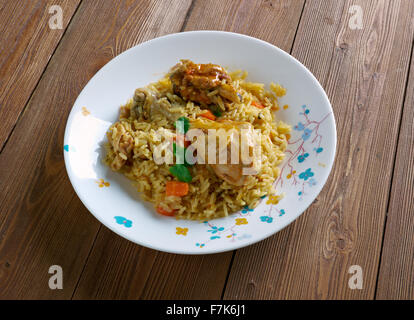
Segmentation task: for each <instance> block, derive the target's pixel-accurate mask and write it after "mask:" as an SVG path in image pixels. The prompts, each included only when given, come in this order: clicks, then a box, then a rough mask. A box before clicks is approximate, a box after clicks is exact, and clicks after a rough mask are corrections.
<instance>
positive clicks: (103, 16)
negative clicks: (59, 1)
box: [0, 0, 190, 299]
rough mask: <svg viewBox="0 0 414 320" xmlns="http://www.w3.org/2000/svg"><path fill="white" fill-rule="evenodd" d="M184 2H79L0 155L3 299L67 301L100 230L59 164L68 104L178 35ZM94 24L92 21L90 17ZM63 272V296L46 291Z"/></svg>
mask: <svg viewBox="0 0 414 320" xmlns="http://www.w3.org/2000/svg"><path fill="white" fill-rule="evenodd" d="M189 6H190V3H189V1H186V2H185V1H176V2H173V3H171V2H170V1H168V0H165V1H140V2H135V1H134V2H132V1H84V2H82V3H81V5H80V7H79V9H78V11H77V13H76V15H75V16H74V18H73V20H72V22H71V24H70V26H69V28H68V30H67V32H66V34H65V37H64V39H62V41H61V43H60V45H59V46H58V48H57V50H56V52H55V54H54V56H53V57H52V59H51V61H50V63H49V65H48V67H47V68H46V71H45V72H44V74H43V76H42V79H41V81H40V82H39V84H38V86H37V88H36V90H35V92H34V93H33V96H32V98H31V100H30V101H29V103H28V106H27V108H26V110H25V112H24V113H23V114H22V116H21V118H20V120H19V122H18V123H17V125H16V128H15V130H14V131H13V133H12V135H11V137H10V138H9V141H8V143H7V144H6V147H5V148H4V150H3V152H2V153H1V154H0V177H1V179H0V212H1V214H0V299H1V298H7V299H21V298H32V299H33V298H36V299H46V298H47V299H49V298H50V299H55V298H56V299H68V298H71V297H72V295H73V292H74V289H75V287H76V284H77V282H78V280H79V277H80V274H81V272H82V270H83V267H84V265H85V262H86V259H87V256H88V255H89V253H90V249H91V248H92V244H93V242H94V239H95V238H96V235H97V232H98V229H99V228H100V224H99V223H98V221H97V220H96V219H95V218H93V216H92V215H91V214H90V213H88V212H87V210H86V209H85V208H84V206H83V205H82V204H81V202H80V200H79V199H78V197H77V196H76V195H75V193H74V191H73V188H72V186H71V185H70V183H69V180H68V178H67V175H66V171H65V168H64V162H63V150H62V146H63V136H64V129H65V124H66V120H67V117H68V114H69V111H70V110H71V108H72V105H73V103H74V101H75V99H76V97H77V96H78V94H79V93H80V91H81V90H82V88H83V87H84V86H85V85H86V83H87V81H88V80H89V79H90V78H91V77H92V76H93V75H94V74H95V73H96V72H97V71H98V70H99V69H100V68H101V67H102V66H103V65H104V64H105V63H107V62H108V61H109V60H110V59H111V58H113V57H114V55H116V54H119V53H120V52H122V51H124V50H126V49H128V48H129V47H131V46H134V45H135V44H137V43H139V42H141V41H144V40H147V39H149V38H153V37H156V36H159V35H162V34H165V33H167V32H174V31H179V30H180V28H181V26H182V24H183V22H184V18H185V15H186V12H187V9H188V7H189ZM92 17H93V18H92ZM51 265H59V266H61V267H62V268H63V274H64V276H63V290H50V289H49V287H48V281H49V277H50V276H51V275H50V274H48V270H49V267H50V266H51Z"/></svg>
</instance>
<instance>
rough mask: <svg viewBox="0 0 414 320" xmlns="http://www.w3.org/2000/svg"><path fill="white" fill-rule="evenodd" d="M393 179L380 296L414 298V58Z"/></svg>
mask: <svg viewBox="0 0 414 320" xmlns="http://www.w3.org/2000/svg"><path fill="white" fill-rule="evenodd" d="M410 70H411V71H410V80H409V83H408V86H407V90H406V94H407V95H406V98H405V106H404V113H403V118H402V125H401V129H400V130H401V132H400V137H399V142H398V151H397V158H396V164H395V168H394V176H393V181H392V189H391V198H390V205H389V209H388V216H387V223H386V229H385V237H384V244H383V251H382V256H381V266H380V273H379V279H378V284H377V295H376V298H377V299H403V300H412V299H414V285H413V284H414V221H413V216H412V214H413V212H414V120H413V119H414V57H413V56H412V58H411V68H410Z"/></svg>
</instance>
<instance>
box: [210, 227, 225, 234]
mask: <svg viewBox="0 0 414 320" xmlns="http://www.w3.org/2000/svg"><path fill="white" fill-rule="evenodd" d="M223 230H224V228H223V227H220V228H217V227H216V226H213V227H211V230H207V232H211V233H212V234H215V233H217V232H219V231H223Z"/></svg>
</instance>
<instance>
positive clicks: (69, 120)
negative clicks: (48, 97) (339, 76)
mask: <svg viewBox="0 0 414 320" xmlns="http://www.w3.org/2000/svg"><path fill="white" fill-rule="evenodd" d="M189 34H210V35H211V34H213V35H214V34H218V35H223V34H224V35H228V36H231V37H236V38H244V39H247V40H250V41H254V42H257V43H260V44H262V45H265V46H267V47H269V48H271V49H273V50H276V51H278V53H279V54H281V55H284V56H286V57H287V58H289V59H291V60H292V62H294V63H295V64H297V65H299V67H301V69H303V70H304V72H305V73H307V74H308V75H309V76H310V78H311V79H312V80H313V82H314V83H315V84H316V87H317V88H318V89H319V91H320V92H321V93H322V98H323V100H325V102H326V104H327V106H328V107H329V109H330V113H331V114H332V118H331V119H332V127H333V128H332V129H333V137H332V138H333V146H332V150H331V152H330V155H329V159H331V161H330V162H329V163H328V164H327V174H326V176H325V177H323V179H322V180H321V181H320V183H318V185H317V186H316V187H315V189H314V190H315V192H314V193H313V194H314V196H311V198H312V200H311V202H310V203H309V205H308V206H306V208H305V209H304V210H302V211H301V212H299V213H298V214H297V215H296V216H294V217H292V218H289V219H287V220H286V221H284V222H283V223H281V224H278V225H277V227H275V228H274V229H272V230H271V231H270V232H267V233H263V234H258V235H255V237H254V238H253V237H252V239H249V240H247V241H245V242H240V243H232V244H231V245H229V246H228V247H223V248H207V247H206V248H203V250H196V249H195V248H194V249H190V250H188V249H185V250H182V249H181V248H180V247H177V249H168V248H167V249H166V248H162V247H160V246H157V245H153V244H151V242H145V241H138V240H137V239H133V238H132V237H131V236H130V235H129V234H128V233H127V232H122V229H116V228H113V227H112V226H111V225H110V224H109V223H107V222H106V221H103V220H101V219H100V218H99V217H98V216H99V215H98V214H95V213H94V212H93V210H91V208H90V206H89V205H88V202H87V199H86V197H85V196H84V195H83V193H81V192H80V191H79V190H78V188H77V186H76V183H74V177H73V176H72V173H71V169H70V164H69V162H70V161H69V155H68V152H65V150H64V148H62V149H63V150H62V152H63V154H64V162H65V169H66V173H67V175H68V177H69V180H70V183H71V185H72V187H73V189H74V190H75V193H76V195H77V196H78V198H79V199H80V200H81V202H82V203H83V205H84V206H85V207H86V209H87V210H88V211H89V212H90V213H91V214H92V215H93V216H94V217H95V219H97V220H98V221H99V222H100V223H101V224H103V225H104V226H105V227H107V228H108V229H109V230H111V231H112V232H114V233H116V234H117V235H119V236H121V237H123V238H125V239H127V240H129V241H131V242H133V243H135V244H138V245H141V246H144V247H147V248H150V249H154V250H158V251H161V252H167V253H174V254H184V255H205V254H215V253H222V252H228V251H233V250H237V249H240V248H243V247H247V246H250V245H252V244H255V243H258V242H260V241H262V240H264V239H266V238H269V237H271V236H273V235H275V234H276V233H278V232H280V231H281V230H283V229H284V228H285V227H287V226H288V225H290V224H291V223H292V222H294V221H295V220H296V219H298V218H299V217H300V216H301V215H303V213H304V212H305V211H306V210H307V209H309V207H310V206H311V205H312V203H313V202H314V200H315V199H316V197H317V196H318V195H319V194H320V192H321V191H322V189H323V187H324V186H325V184H326V181H327V179H328V177H329V176H330V174H331V172H332V168H333V164H334V162H335V156H336V149H337V129H336V119H335V115H334V111H333V108H332V105H331V102H330V100H329V98H328V95H327V93H326V92H325V90H324V88H323V87H322V85H321V84H320V82H319V81H318V79H317V78H316V77H315V76H314V75H313V73H312V72H311V71H310V70H309V69H308V68H307V67H306V66H305V65H304V64H302V63H301V62H300V61H299V60H297V59H296V58H295V57H293V56H292V55H290V54H289V53H287V52H286V51H284V50H282V49H280V48H279V47H277V46H275V45H273V44H271V43H269V42H267V41H264V40H261V39H258V38H255V37H252V36H248V35H245V34H240V33H235V32H229V31H219V30H194V31H185V32H177V33H171V34H167V35H163V36H160V37H156V38H152V39H149V40H147V41H144V42H142V43H139V44H137V45H135V46H133V47H131V48H129V49H127V50H125V51H123V52H122V53H120V54H118V55H117V56H115V57H114V58H112V59H111V60H109V61H108V62H107V63H106V64H105V65H104V66H102V67H101V68H100V69H99V70H98V71H97V72H96V73H95V74H94V75H93V76H92V77H91V78H90V79H89V80H88V82H87V83H86V85H85V86H84V87H83V88H82V90H81V91H80V93H79V95H78V97H77V98H76V100H75V102H74V103H73V105H72V108H71V110H70V112H69V115H68V118H67V120H66V127H65V132H64V140H63V141H64V142H63V146H65V145H66V142H67V139H68V135H69V130H70V126H71V123H72V121H73V117H74V112H73V111H74V107H75V106H76V105H77V104H78V102H79V100H80V98H81V97H82V96H83V94H84V93H85V89H86V88H87V87H88V85H89V84H90V82H91V81H92V80H93V79H95V78H96V77H97V76H99V75H100V74H101V73H103V72H104V71H105V70H106V69H107V68H108V65H109V64H112V63H113V62H114V61H115V60H117V59H119V58H120V57H121V56H125V55H128V54H130V53H131V51H133V50H134V49H136V48H137V47H144V46H147V45H149V44H151V43H154V42H158V41H163V40H165V39H168V38H174V37H181V36H187V35H189Z"/></svg>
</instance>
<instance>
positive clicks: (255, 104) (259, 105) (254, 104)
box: [252, 101, 264, 109]
mask: <svg viewBox="0 0 414 320" xmlns="http://www.w3.org/2000/svg"><path fill="white" fill-rule="evenodd" d="M252 105H253V106H255V107H256V108H259V109H264V105H262V104H260V103H259V102H256V101H252Z"/></svg>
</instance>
